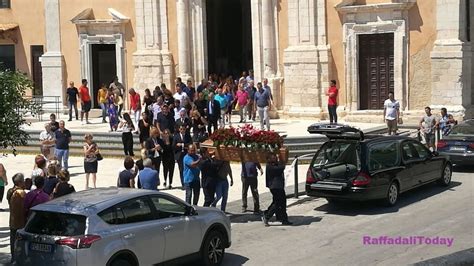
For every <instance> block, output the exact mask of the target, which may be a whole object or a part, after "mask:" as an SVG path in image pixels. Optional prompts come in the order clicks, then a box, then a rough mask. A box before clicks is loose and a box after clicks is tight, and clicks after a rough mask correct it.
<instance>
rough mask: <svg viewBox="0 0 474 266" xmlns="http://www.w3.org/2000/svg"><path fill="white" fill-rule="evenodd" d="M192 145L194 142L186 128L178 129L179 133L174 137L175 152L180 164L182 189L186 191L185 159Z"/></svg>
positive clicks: (182, 126) (175, 157)
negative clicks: (184, 176)
mask: <svg viewBox="0 0 474 266" xmlns="http://www.w3.org/2000/svg"><path fill="white" fill-rule="evenodd" d="M192 143H193V141H192V139H191V136H189V135H187V134H186V127H185V126H184V125H181V126H180V127H179V128H178V132H177V133H176V134H175V135H174V137H173V150H174V159H175V160H176V162H177V163H178V168H179V177H180V179H181V185H182V189H184V180H183V158H184V156H185V155H186V154H187V152H188V146H189V145H190V144H192Z"/></svg>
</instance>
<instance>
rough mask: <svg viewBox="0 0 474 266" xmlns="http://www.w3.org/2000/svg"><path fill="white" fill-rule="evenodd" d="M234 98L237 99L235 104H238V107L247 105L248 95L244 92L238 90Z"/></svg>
mask: <svg viewBox="0 0 474 266" xmlns="http://www.w3.org/2000/svg"><path fill="white" fill-rule="evenodd" d="M236 97H237V102H238V103H239V105H240V106H244V105H246V104H247V101H248V98H249V94H248V93H247V92H246V91H244V90H238V91H237V94H236Z"/></svg>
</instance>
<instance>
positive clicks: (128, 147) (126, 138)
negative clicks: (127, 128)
mask: <svg viewBox="0 0 474 266" xmlns="http://www.w3.org/2000/svg"><path fill="white" fill-rule="evenodd" d="M122 143H123V152H124V153H125V155H130V156H134V154H133V135H132V132H123V133H122Z"/></svg>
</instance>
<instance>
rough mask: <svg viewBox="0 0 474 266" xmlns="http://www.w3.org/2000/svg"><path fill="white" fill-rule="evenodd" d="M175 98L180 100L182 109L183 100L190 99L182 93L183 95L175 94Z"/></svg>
mask: <svg viewBox="0 0 474 266" xmlns="http://www.w3.org/2000/svg"><path fill="white" fill-rule="evenodd" d="M173 98H174V99H175V100H179V105H181V107H184V102H183V99H184V98H188V95H187V94H186V93H185V92H181V94H179V93H175V94H174V95H173Z"/></svg>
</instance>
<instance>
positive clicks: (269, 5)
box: [262, 0, 277, 78]
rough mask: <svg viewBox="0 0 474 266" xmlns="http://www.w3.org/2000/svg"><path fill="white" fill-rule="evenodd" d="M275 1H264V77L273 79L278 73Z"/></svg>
mask: <svg viewBox="0 0 474 266" xmlns="http://www.w3.org/2000/svg"><path fill="white" fill-rule="evenodd" d="M273 17H274V13H273V0H262V45H263V63H264V72H263V73H264V76H265V77H267V78H271V77H273V76H274V75H275V74H276V72H277V62H276V57H277V55H276V52H277V51H276V40H275V25H274V24H275V20H274V18H273Z"/></svg>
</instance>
